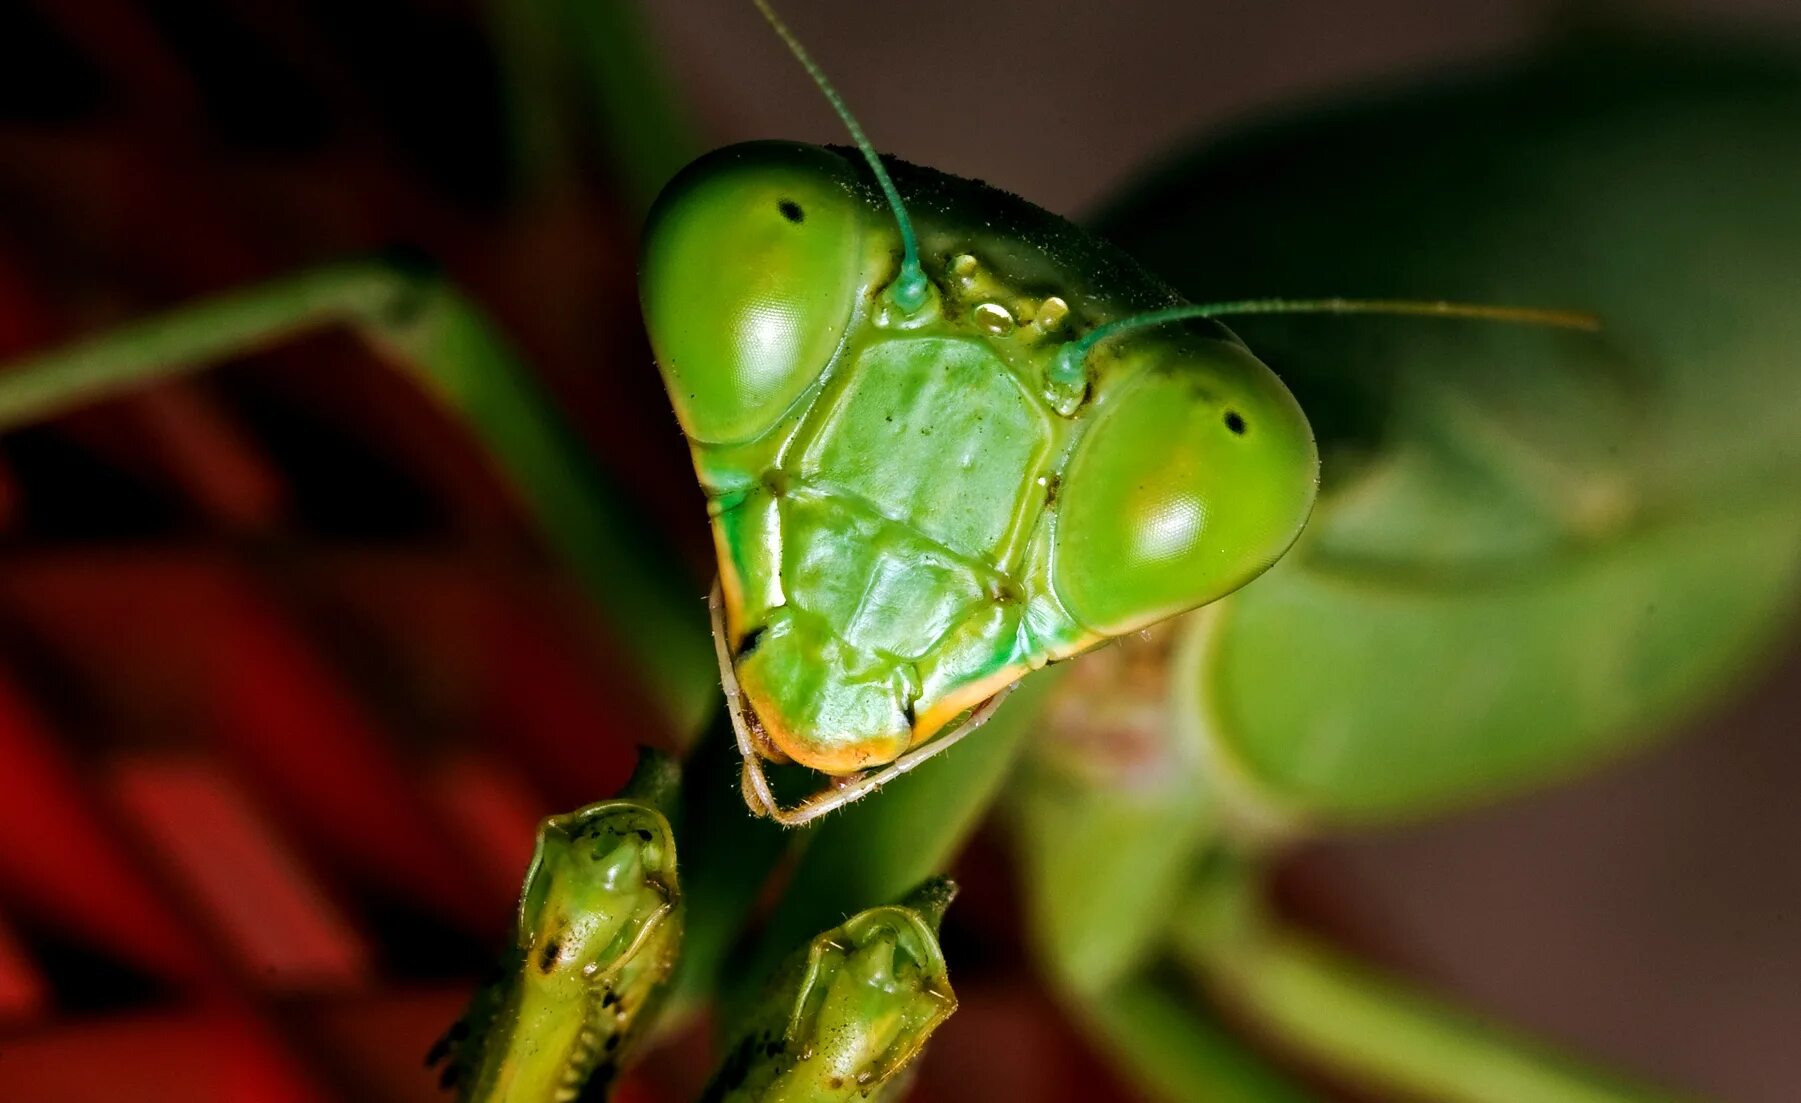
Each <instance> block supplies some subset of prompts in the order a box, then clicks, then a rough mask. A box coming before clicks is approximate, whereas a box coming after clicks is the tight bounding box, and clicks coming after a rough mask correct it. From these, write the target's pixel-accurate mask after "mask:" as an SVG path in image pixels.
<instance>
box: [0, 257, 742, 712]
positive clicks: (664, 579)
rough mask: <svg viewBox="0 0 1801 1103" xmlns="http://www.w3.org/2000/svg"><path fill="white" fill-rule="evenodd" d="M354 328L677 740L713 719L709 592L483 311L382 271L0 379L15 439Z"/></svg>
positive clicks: (173, 322) (269, 295)
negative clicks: (474, 455) (491, 466)
mask: <svg viewBox="0 0 1801 1103" xmlns="http://www.w3.org/2000/svg"><path fill="white" fill-rule="evenodd" d="M338 325H349V326H352V327H353V328H355V329H356V330H357V332H359V333H360V334H361V335H362V336H363V337H364V338H366V339H368V340H369V341H371V342H372V343H373V344H375V345H376V346H377V347H379V348H381V349H383V350H386V351H388V352H390V353H393V354H394V356H393V357H392V358H393V359H394V361H395V363H396V364H397V365H399V366H400V367H402V368H403V369H404V370H406V371H407V372H408V373H409V374H411V375H412V376H413V378H414V379H415V380H416V381H417V382H418V383H419V384H420V385H421V386H423V387H424V388H425V389H426V390H427V391H429V392H430V393H432V394H433V395H435V396H436V397H437V398H438V399H440V400H441V401H442V402H443V403H444V404H445V405H446V406H447V407H448V408H449V409H450V410H451V411H452V412H453V413H455V414H456V415H458V416H459V417H460V418H462V420H463V421H464V422H465V423H466V424H467V425H468V427H469V428H470V429H471V430H472V431H473V432H474V433H475V435H476V436H477V437H478V438H480V440H481V441H482V443H483V444H484V445H485V446H486V448H487V451H488V453H489V454H490V455H491V456H493V457H494V459H495V461H496V462H497V463H498V465H499V466H500V467H501V469H502V470H503V472H504V474H505V475H506V476H507V477H508V479H509V480H510V481H511V482H512V485H513V487H514V489H515V490H516V491H517V492H518V493H519V494H520V496H521V498H522V499H523V500H524V504H525V505H526V507H527V508H528V509H529V510H530V511H531V513H532V515H533V516H534V518H535V519H536V521H537V522H538V524H539V525H540V526H541V528H542V530H543V531H544V532H545V533H546V534H547V535H548V537H549V539H550V541H551V543H552V544H553V545H554V546H555V548H556V549H557V550H558V551H559V552H560V553H562V555H563V556H564V557H566V558H567V560H568V561H569V563H570V565H571V567H572V568H573V570H574V571H575V573H576V575H577V577H578V578H579V579H580V580H581V581H582V583H583V584H584V585H585V586H586V588H587V590H588V592H589V594H590V596H591V597H592V598H593V600H594V603H595V605H596V606H598V607H599V609H600V611H601V613H602V615H603V616H604V617H605V618H606V621H607V623H608V624H609V625H611V626H612V627H613V628H614V629H615V630H616V631H618V632H620V633H627V634H629V636H630V639H629V643H630V645H631V646H630V647H629V648H627V649H624V653H625V654H627V655H629V656H630V657H631V660H632V661H634V662H635V663H636V664H637V665H638V668H639V669H638V673H639V674H640V675H641V676H642V678H643V680H644V682H645V684H646V685H648V686H649V687H650V688H651V690H652V692H653V693H654V695H655V700H656V701H657V702H658V704H659V705H660V706H661V708H662V712H663V714H664V716H665V717H666V718H667V720H668V722H669V723H670V724H671V725H672V726H673V728H674V730H676V731H678V732H680V733H683V734H688V733H692V732H694V731H696V730H697V729H698V728H699V727H700V725H701V724H702V723H704V722H705V720H706V718H707V717H708V716H709V715H710V714H711V713H712V711H713V709H714V707H715V704H716V700H717V697H718V691H717V687H718V675H717V672H716V671H715V669H714V663H713V656H712V648H711V645H710V643H709V642H708V639H707V628H706V615H705V614H706V606H705V603H704V602H703V601H702V600H701V587H700V586H699V584H698V583H697V582H696V581H695V580H693V579H691V578H687V577H685V576H683V574H682V573H681V572H680V571H673V570H671V568H670V564H671V563H673V562H676V561H677V560H676V558H675V557H674V556H672V555H670V554H668V552H667V551H666V549H665V548H664V547H663V544H662V541H661V540H660V539H658V538H657V535H656V533H655V532H654V531H653V530H651V529H650V528H648V527H647V526H646V525H644V524H643V523H642V522H641V521H639V520H638V519H637V518H636V517H635V516H634V514H633V511H632V510H631V509H630V508H629V506H628V505H627V503H626V502H625V500H624V499H623V498H621V497H620V496H619V494H618V493H617V492H616V491H615V490H614V489H613V488H612V487H611V486H609V485H607V484H606V483H605V482H604V481H603V479H602V478H601V476H600V473H599V472H598V471H597V470H596V469H595V468H594V465H593V463H592V462H591V461H590V459H589V457H588V455H587V453H586V451H585V450H584V449H583V447H582V446H581V444H580V442H579V441H578V440H577V439H576V438H575V437H574V436H573V434H572V433H571V432H570V431H569V429H568V427H567V426H566V425H565V424H564V423H563V421H562V419H561V418H560V417H559V416H558V415H557V412H556V407H555V404H554V403H553V402H552V401H551V399H550V398H549V396H548V395H546V394H545V393H544V391H543V390H542V388H541V387H540V386H539V385H538V383H537V382H536V380H535V379H534V378H533V377H532V375H531V373H530V372H529V371H528V370H527V369H526V368H525V367H524V366H523V365H522V364H521V363H520V361H519V359H518V358H517V356H515V355H514V353H513V352H512V350H511V349H510V348H508V347H507V345H506V343H505V341H504V340H503V339H502V337H501V335H500V334H499V333H498V332H497V331H496V330H495V328H494V326H493V325H492V324H491V323H490V322H489V320H488V319H487V318H486V317H485V316H484V315H483V314H482V313H481V311H480V310H478V309H477V308H476V307H475V306H474V305H473V304H472V303H470V302H469V301H468V300H466V299H464V298H463V297H462V296H461V295H460V294H458V293H457V292H456V291H455V290H454V289H452V288H451V287H450V286H449V284H447V283H446V282H445V281H443V280H441V279H438V278H436V277H434V276H431V275H429V274H423V273H419V272H415V271H411V270H409V269H406V268H403V267H401V266H398V265H395V264H390V263H385V262H381V261H368V262H361V263H349V264H341V265H334V266H329V267H325V268H319V269H315V270H312V271H308V272H303V273H300V274H298V275H295V276H291V277H288V278H286V279H281V280H276V281H273V282H271V283H267V284H263V285H260V286H258V287H254V288H250V289H247V290H243V291H237V292H233V293H230V294H225V295H220V296H218V297H216V298H212V299H208V300H205V301H202V302H199V303H196V304H193V305H191V306H186V307H182V308H179V309H177V310H174V311H171V312H170V313H168V314H165V315H162V316H160V317H157V318H154V319H151V320H148V321H144V322H139V323H137V324H135V325H130V326H126V327H124V328H121V329H119V330H115V331H114V332H112V333H109V334H105V335H103V336H100V337H96V338H93V339H91V340H88V341H84V342H81V343H79V344H76V345H73V346H70V347H67V348H64V349H59V350H57V351H54V352H50V353H46V354H44V355H42V356H38V357H35V358H32V359H28V360H25V361H23V362H20V363H16V364H13V365H11V366H10V367H9V368H6V369H3V370H0V430H3V429H6V428H9V427H13V426H18V425H23V424H27V423H29V422H33V421H38V420H42V419H44V418H49V417H54V416H56V415H57V414H59V413H63V412H65V411H67V410H71V409H74V408H75V407H78V406H82V405H85V404H88V403H91V402H95V401H98V400H100V399H103V398H108V397H111V396H114V395H118V394H123V393H126V392H129V391H133V390H138V389H141V388H144V387H148V386H150V385H153V384H155V383H157V382H160V381H162V380H165V379H169V378H173V377H175V376H179V375H183V374H187V373H191V372H195V371H199V370H201V369H203V368H207V367H211V366H213V365H214V364H217V363H219V362H220V361H223V360H227V359H231V358H233V357H238V356H243V355H245V354H248V353H252V352H256V351H258V350H260V349H264V348H267V347H269V346H271V345H274V344H277V343H279V342H281V341H284V340H287V339H289V338H292V337H294V336H296V335H298V334H301V333H304V332H307V331H311V330H316V329H322V328H325V327H330V326H338Z"/></svg>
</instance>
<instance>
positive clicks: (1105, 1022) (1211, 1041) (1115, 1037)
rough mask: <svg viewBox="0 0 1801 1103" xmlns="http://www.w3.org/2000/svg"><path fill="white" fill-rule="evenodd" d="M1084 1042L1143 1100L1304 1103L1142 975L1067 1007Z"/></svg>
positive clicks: (1196, 1012)
mask: <svg viewBox="0 0 1801 1103" xmlns="http://www.w3.org/2000/svg"><path fill="white" fill-rule="evenodd" d="M1071 1007H1072V1008H1073V1010H1074V1013H1075V1014H1076V1015H1077V1017H1078V1018H1080V1019H1081V1021H1082V1023H1083V1024H1084V1025H1085V1026H1086V1027H1087V1028H1088V1033H1089V1035H1090V1036H1091V1037H1093V1038H1094V1039H1096V1040H1097V1041H1099V1042H1100V1043H1101V1044H1102V1045H1103V1046H1105V1047H1106V1049H1107V1050H1108V1051H1109V1052H1110V1053H1111V1054H1112V1056H1113V1057H1114V1059H1115V1063H1116V1065H1117V1066H1118V1067H1119V1068H1120V1070H1121V1071H1123V1072H1125V1073H1126V1074H1128V1075H1129V1076H1131V1077H1132V1078H1133V1080H1134V1081H1135V1082H1136V1083H1137V1084H1138V1086H1139V1087H1140V1088H1141V1089H1143V1090H1144V1091H1145V1092H1146V1093H1147V1094H1149V1095H1150V1096H1152V1097H1154V1098H1157V1099H1166V1100H1169V1101H1170V1103H1187V1101H1191V1100H1205V1101H1206V1103H1309V1101H1310V1100H1311V1098H1312V1097H1311V1096H1309V1095H1308V1094H1307V1093H1306V1092H1304V1091H1302V1090H1301V1088H1299V1087H1298V1086H1296V1085H1295V1084H1293V1083H1291V1082H1290V1081H1289V1080H1288V1079H1287V1078H1286V1077H1284V1076H1283V1075H1282V1074H1281V1073H1280V1072H1279V1071H1277V1070H1276V1069H1274V1068H1272V1067H1270V1066H1269V1065H1268V1064H1267V1063H1266V1062H1265V1061H1264V1060H1263V1059H1262V1058H1261V1057H1259V1056H1258V1055H1257V1054H1255V1053H1253V1052H1251V1051H1250V1050H1248V1049H1247V1048H1245V1046H1244V1044H1243V1043H1242V1042H1240V1041H1239V1040H1238V1039H1236V1038H1234V1037H1233V1036H1232V1035H1231V1034H1229V1033H1228V1032H1227V1031H1226V1030H1225V1029H1224V1028H1223V1027H1221V1025H1220V1024H1219V1023H1218V1022H1216V1021H1214V1020H1213V1019H1212V1018H1211V1017H1210V1016H1208V1015H1207V1014H1205V1013H1204V1012H1203V1011H1202V1010H1201V1009H1200V1008H1198V1007H1196V1006H1195V1004H1194V1001H1193V999H1192V998H1191V997H1189V996H1187V995H1186V994H1185V993H1182V992H1180V991H1175V990H1173V987H1172V986H1170V985H1167V984H1164V983H1162V982H1160V981H1158V980H1156V979H1153V978H1151V977H1149V976H1137V977H1133V978H1131V979H1130V980H1128V981H1125V982H1124V983H1122V984H1119V985H1117V986H1115V987H1114V988H1111V989H1109V990H1107V991H1106V992H1104V993H1100V994H1091V995H1088V996H1084V997H1080V998H1077V999H1074V1000H1072V1001H1071Z"/></svg>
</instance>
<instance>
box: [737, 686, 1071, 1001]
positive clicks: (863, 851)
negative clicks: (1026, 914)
mask: <svg viewBox="0 0 1801 1103" xmlns="http://www.w3.org/2000/svg"><path fill="white" fill-rule="evenodd" d="M1062 670H1063V668H1061V667H1052V668H1050V669H1048V670H1041V671H1039V672H1038V673H1036V674H1032V675H1029V676H1028V677H1027V678H1026V679H1025V681H1023V682H1022V683H1020V686H1019V688H1018V689H1016V690H1014V691H1013V694H1012V696H1010V697H1008V698H1007V700H1006V701H1004V702H1002V704H1001V706H1000V708H999V709H998V710H997V711H996V712H995V714H994V717H993V719H991V720H989V721H988V723H987V724H985V725H983V726H982V728H981V730H979V731H977V732H974V733H973V734H971V735H970V737H969V738H968V739H966V740H964V741H963V742H962V743H960V744H958V745H957V746H956V747H954V748H952V749H951V750H948V751H946V752H945V753H944V754H943V755H941V756H939V757H938V758H935V759H933V760H932V761H930V762H927V763H925V764H923V765H922V766H920V767H919V768H918V769H917V770H915V771H913V772H912V773H910V774H907V775H905V776H903V777H900V778H898V779H896V780H895V781H893V782H890V783H889V784H888V785H887V786H885V787H883V788H882V789H881V790H880V791H879V792H877V793H874V794H872V795H870V796H868V797H865V798H863V799H862V800H860V801H858V802H857V803H855V804H853V805H851V806H849V807H848V808H845V809H844V810H843V811H841V812H835V813H833V814H832V815H830V816H827V817H825V818H824V819H823V820H821V821H819V822H818V824H817V825H815V826H810V827H807V828H804V829H802V831H803V833H804V836H805V840H804V844H803V845H804V846H805V850H804V851H803V852H802V854H801V858H800V861H799V862H798V863H796V865H795V869H794V874H793V878H792V880H791V881H790V882H789V884H788V888H787V891H786V892H784V893H783V894H782V901H781V904H780V905H778V906H777V908H776V910H775V913H774V914H773V915H772V916H771V917H770V920H769V925H768V927H767V928H766V929H765V930H764V932H763V934H762V937H761V938H760V939H759V940H758V942H757V945H756V947H755V949H754V950H753V951H752V952H751V953H750V954H749V955H748V956H747V957H745V958H744V959H743V960H742V961H741V962H738V963H736V971H735V974H734V975H733V976H731V977H728V978H727V982H726V987H725V989H724V1002H725V1004H726V1008H727V1015H726V1019H727V1021H732V1020H734V1019H735V1018H736V1017H737V1014H734V1013H738V1014H741V1013H742V1009H743V1008H744V1007H745V1006H747V1004H748V1001H749V1000H751V999H753V998H754V997H755V995H756V993H757V992H758V991H760V989H761V987H762V985H763V982H764V981H765V979H766V978H767V977H768V976H769V975H770V974H771V973H773V972H774V971H775V969H776V967H777V966H778V965H779V964H780V963H781V961H782V959H783V958H785V957H786V956H787V955H788V954H789V953H790V952H791V951H792V950H793V949H794V948H795V947H796V946H799V945H800V944H802V943H803V942H805V941H806V940H807V939H808V938H809V937H811V935H812V933H813V932H815V931H819V930H823V929H825V928H827V927H830V926H831V925H832V924H834V923H836V922H839V921H840V920H842V919H843V917H845V916H847V915H850V914H853V913H855V912H858V911H861V910H862V909H864V908H869V907H873V906H875V905H877V904H885V903H888V902H889V901H892V900H896V899H898V898H899V897H900V896H901V894H903V893H905V892H907V891H908V890H909V889H911V888H913V887H914V886H915V885H918V884H919V883H920V882H922V881H924V880H925V879H926V878H927V877H930V876H932V875H933V874H937V873H943V872H944V871H945V870H946V868H947V867H948V866H949V865H950V863H951V861H952V860H953V859H954V858H955V857H956V856H957V853H958V851H959V850H961V849H962V846H963V844H964V842H965V841H967V840H968V838H969V835H970V833H971V832H972V831H974V830H975V827H976V824H977V823H978V822H979V821H980V820H981V818H982V816H983V815H984V814H985V813H986V812H987V810H988V808H989V806H990V805H992V804H993V803H994V799H995V797H996V796H997V795H998V794H999V792H1000V787H1001V783H1002V782H1003V781H1004V780H1005V779H1006V776H1007V773H1008V771H1009V770H1010V769H1011V768H1012V766H1013V762H1014V760H1015V758H1017V757H1018V753H1019V750H1020V747H1021V746H1023V744H1024V742H1025V740H1026V737H1027V736H1028V735H1030V733H1031V732H1033V731H1034V730H1036V727H1035V726H1036V724H1037V721H1038V718H1039V714H1040V713H1041V712H1042V711H1043V706H1044V702H1045V697H1046V694H1048V693H1049V691H1050V689H1051V686H1052V685H1054V684H1055V683H1056V681H1057V679H1058V678H1059V677H1061V676H1062Z"/></svg>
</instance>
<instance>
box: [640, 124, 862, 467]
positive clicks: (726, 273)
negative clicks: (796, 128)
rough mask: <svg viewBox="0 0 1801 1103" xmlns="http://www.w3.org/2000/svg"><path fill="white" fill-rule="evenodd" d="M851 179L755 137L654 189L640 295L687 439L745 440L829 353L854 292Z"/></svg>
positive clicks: (830, 157) (806, 153)
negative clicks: (655, 195) (657, 194)
mask: <svg viewBox="0 0 1801 1103" xmlns="http://www.w3.org/2000/svg"><path fill="white" fill-rule="evenodd" d="M852 180H853V176H852V174H851V172H850V169H849V166H848V165H847V164H846V163H845V162H844V160H843V159H842V158H840V157H838V156H837V155H835V154H833V153H831V152H829V151H827V150H824V149H820V148H818V147H815V146H805V145H797V144H793V143H786V142H754V143H747V144H744V145H738V146H731V147H728V148H726V149H722V150H719V151H718V152H716V153H713V154H711V155H709V156H707V157H703V158H702V159H700V160H699V161H696V162H695V163H694V164H693V165H691V166H689V167H688V168H687V169H686V170H684V171H683V172H682V174H681V175H680V176H678V177H676V179H675V180H674V181H672V182H671V183H670V185H669V186H668V187H667V188H665V189H664V191H663V194H662V196H661V197H659V198H658V200H657V204H656V207H655V208H654V209H653V210H652V212H651V215H650V222H649V227H648V229H647V230H646V233H645V246H644V263H643V270H642V272H641V273H640V276H639V294H640V297H641V298H642V300H643V305H644V318H645V323H646V325H647V326H648V327H649V331H650V341H651V345H652V346H653V348H654V349H655V351H656V356H657V362H658V364H659V365H661V367H662V371H663V382H664V385H665V386H666V387H668V389H669V398H670V401H671V402H672V404H673V405H674V406H675V413H676V417H677V418H678V419H679V420H680V421H681V425H682V430H683V431H684V432H685V433H687V434H688V436H689V438H690V439H692V440H694V441H696V442H698V443H701V444H737V443H742V442H744V441H747V440H751V439H754V438H755V437H757V436H758V435H759V434H761V433H762V432H764V431H765V430H767V429H768V428H769V427H770V426H772V425H774V424H775V423H776V422H777V421H778V420H779V419H780V418H781V415H782V413H783V412H784V411H785V410H787V409H788V407H789V406H791V405H792V404H793V403H794V400H795V399H797V398H799V397H800V395H801V393H802V392H804V391H805V390H806V389H807V387H808V386H809V385H810V384H811V383H812V382H813V381H814V380H815V379H817V378H818V376H819V373H820V372H821V370H823V369H824V368H825V366H826V364H827V363H828V362H829V361H830V360H831V357H832V354H833V353H834V352H835V351H837V348H838V345H839V343H840V342H841V341H842V340H843V337H844V331H845V328H846V327H847V326H848V325H849V323H850V319H851V313H852V311H853V309H854V307H855V305H856V300H857V295H858V290H859V288H858V281H857V267H858V259H859V245H860V241H859V238H860V233H861V222H860V213H861V206H860V202H859V200H858V199H857V197H856V195H855V194H854V193H853V192H852V191H851V190H850V189H851V181H852Z"/></svg>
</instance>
